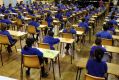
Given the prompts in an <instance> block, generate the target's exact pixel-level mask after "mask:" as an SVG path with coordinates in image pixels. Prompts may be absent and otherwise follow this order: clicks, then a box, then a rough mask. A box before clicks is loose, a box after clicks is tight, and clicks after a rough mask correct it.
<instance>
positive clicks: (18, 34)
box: [8, 30, 27, 49]
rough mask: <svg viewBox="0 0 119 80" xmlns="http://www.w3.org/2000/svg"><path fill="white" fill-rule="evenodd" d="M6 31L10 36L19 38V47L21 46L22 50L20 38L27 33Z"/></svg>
mask: <svg viewBox="0 0 119 80" xmlns="http://www.w3.org/2000/svg"><path fill="white" fill-rule="evenodd" d="M8 31H9V33H10V34H11V35H12V36H14V37H18V38H20V46H21V49H22V43H21V37H23V36H26V35H27V33H26V32H21V31H12V30H8Z"/></svg>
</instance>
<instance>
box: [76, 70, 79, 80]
mask: <svg viewBox="0 0 119 80" xmlns="http://www.w3.org/2000/svg"><path fill="white" fill-rule="evenodd" d="M78 73H79V68H77V72H76V80H77V79H78Z"/></svg>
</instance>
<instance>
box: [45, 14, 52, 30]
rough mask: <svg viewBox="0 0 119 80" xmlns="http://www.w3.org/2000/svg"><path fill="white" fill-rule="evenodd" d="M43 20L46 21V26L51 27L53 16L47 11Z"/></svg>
mask: <svg viewBox="0 0 119 80" xmlns="http://www.w3.org/2000/svg"><path fill="white" fill-rule="evenodd" d="M45 21H47V23H48V27H51V28H53V27H52V22H53V18H52V16H51V13H48V14H47V16H46V18H45Z"/></svg>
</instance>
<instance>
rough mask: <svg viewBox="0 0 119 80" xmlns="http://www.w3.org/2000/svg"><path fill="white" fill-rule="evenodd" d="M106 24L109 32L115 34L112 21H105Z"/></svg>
mask: <svg viewBox="0 0 119 80" xmlns="http://www.w3.org/2000/svg"><path fill="white" fill-rule="evenodd" d="M107 25H108V30H109V31H110V33H111V34H113V35H115V34H116V31H115V28H114V25H113V23H111V22H107Z"/></svg>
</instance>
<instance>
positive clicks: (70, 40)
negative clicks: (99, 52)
mask: <svg viewBox="0 0 119 80" xmlns="http://www.w3.org/2000/svg"><path fill="white" fill-rule="evenodd" d="M57 38H58V39H59V40H60V43H61V45H60V52H61V51H63V50H62V47H63V46H64V45H63V43H69V44H72V49H73V53H72V55H73V56H72V55H71V64H72V57H73V58H74V41H75V39H69V38H61V37H57ZM63 49H64V48H63Z"/></svg>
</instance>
